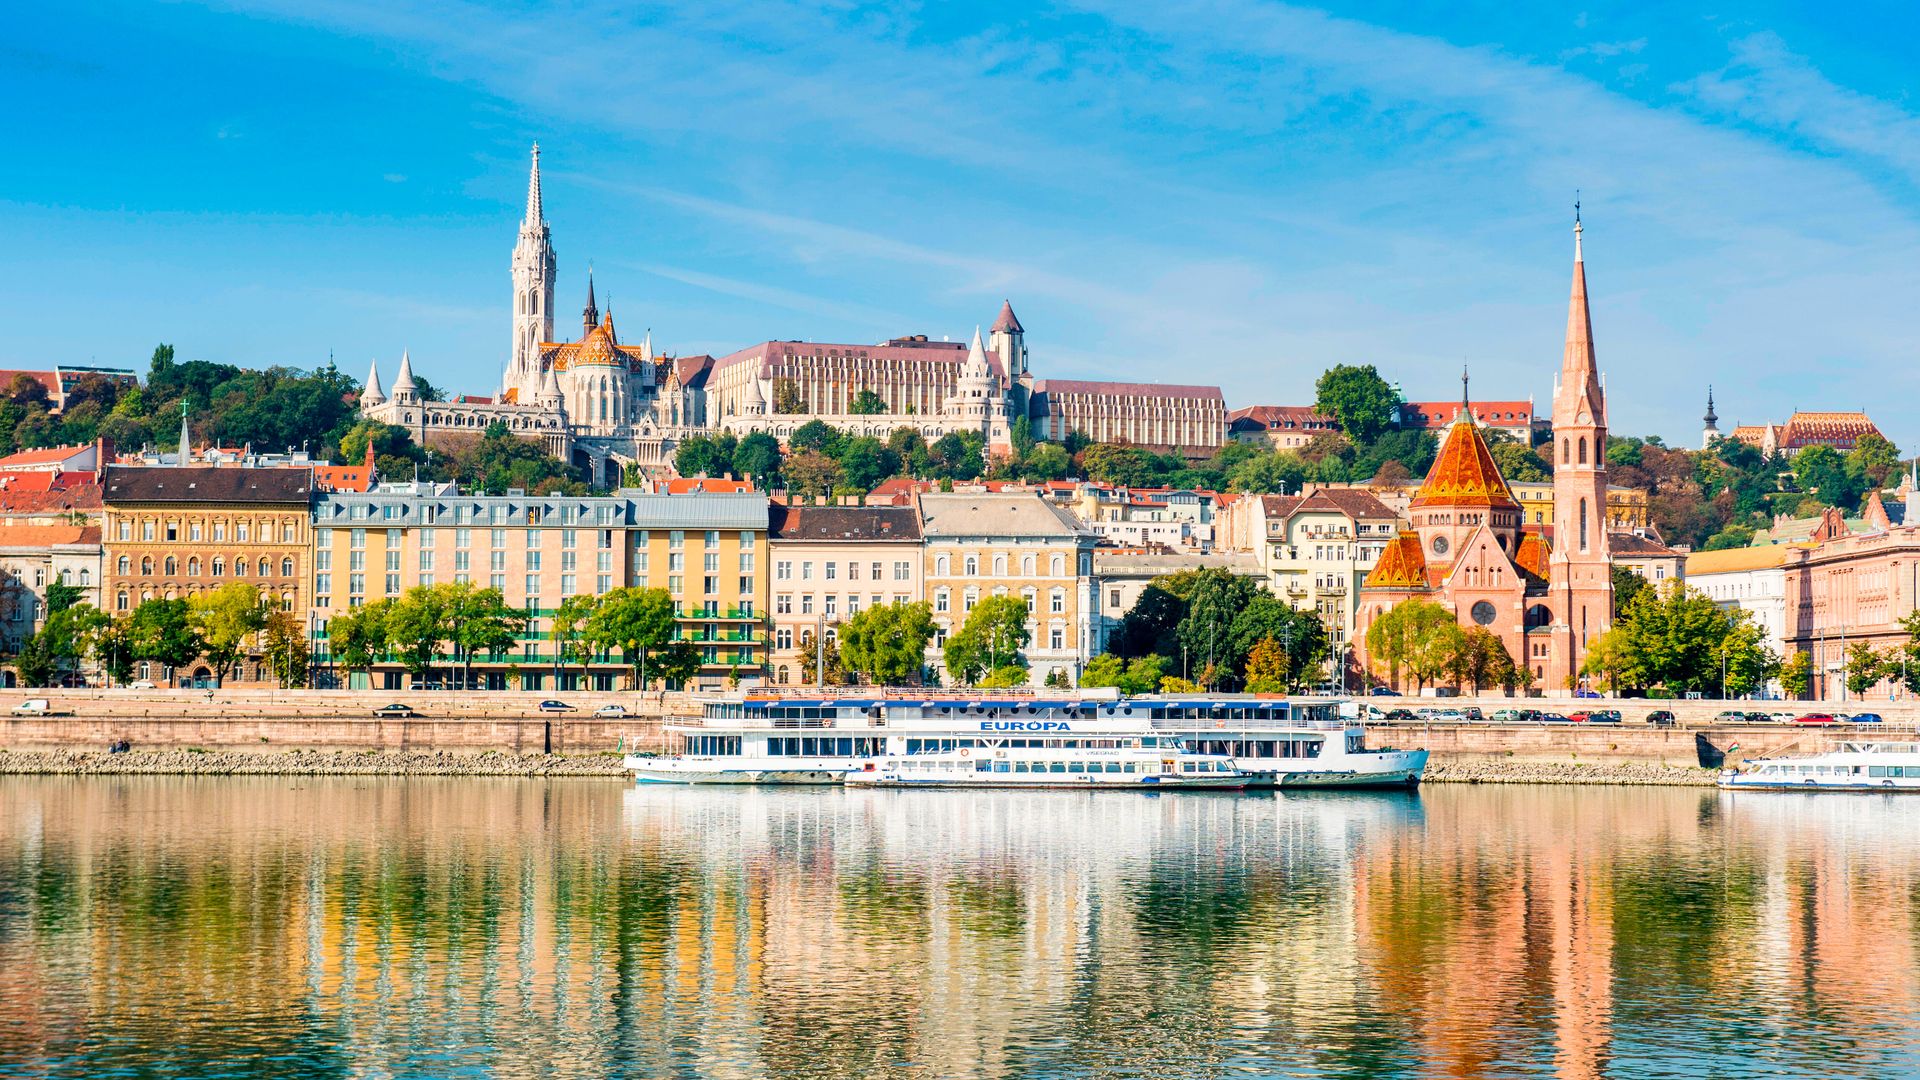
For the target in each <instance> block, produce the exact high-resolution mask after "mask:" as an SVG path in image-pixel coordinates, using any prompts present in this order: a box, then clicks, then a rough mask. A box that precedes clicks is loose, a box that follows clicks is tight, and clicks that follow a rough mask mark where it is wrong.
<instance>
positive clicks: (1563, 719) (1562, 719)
mask: <svg viewBox="0 0 1920 1080" xmlns="http://www.w3.org/2000/svg"><path fill="white" fill-rule="evenodd" d="M1571 720H1572V718H1571V717H1567V716H1561V715H1560V714H1559V713H1557V712H1543V713H1541V714H1540V722H1541V723H1543V724H1565V723H1568V722H1570V721H1571Z"/></svg>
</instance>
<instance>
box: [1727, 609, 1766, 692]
mask: <svg viewBox="0 0 1920 1080" xmlns="http://www.w3.org/2000/svg"><path fill="white" fill-rule="evenodd" d="M1720 652H1721V655H1722V661H1723V663H1722V667H1721V674H1722V675H1723V676H1724V678H1725V681H1726V687H1725V689H1724V691H1723V693H1724V696H1727V697H1745V696H1746V695H1748V694H1751V693H1754V692H1755V691H1757V690H1760V689H1761V688H1763V687H1765V686H1766V685H1767V683H1768V682H1769V681H1770V680H1772V679H1774V678H1776V677H1778V676H1779V675H1780V673H1781V664H1780V656H1779V654H1777V653H1775V652H1774V651H1773V647H1772V646H1771V645H1769V644H1767V638H1766V633H1765V631H1763V630H1762V629H1761V628H1760V624H1759V623H1756V622H1754V621H1753V618H1752V617H1751V616H1750V615H1748V614H1747V613H1746V612H1744V611H1736V612H1734V613H1733V615H1732V618H1731V620H1730V625H1729V626H1728V627H1727V636H1726V637H1725V638H1722V639H1721V642H1720Z"/></svg>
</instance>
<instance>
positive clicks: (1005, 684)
mask: <svg viewBox="0 0 1920 1080" xmlns="http://www.w3.org/2000/svg"><path fill="white" fill-rule="evenodd" d="M978 685H979V687H980V688H981V689H982V690H1011V689H1013V688H1014V687H1016V686H1025V685H1027V669H1026V668H1024V667H1022V666H1020V665H1019V664H1008V665H1006V666H1005V667H997V668H994V669H993V670H992V671H989V672H987V674H986V676H985V677H984V678H982V679H981V680H980V682H979V684H978Z"/></svg>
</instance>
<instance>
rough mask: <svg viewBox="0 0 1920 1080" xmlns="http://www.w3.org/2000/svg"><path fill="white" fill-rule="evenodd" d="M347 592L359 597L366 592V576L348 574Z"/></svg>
mask: <svg viewBox="0 0 1920 1080" xmlns="http://www.w3.org/2000/svg"><path fill="white" fill-rule="evenodd" d="M347 591H348V592H350V593H352V594H353V595H355V596H360V595H362V594H364V593H365V592H366V591H367V575H365V574H348V575H347Z"/></svg>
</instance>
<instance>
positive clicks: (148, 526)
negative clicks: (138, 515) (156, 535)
mask: <svg viewBox="0 0 1920 1080" xmlns="http://www.w3.org/2000/svg"><path fill="white" fill-rule="evenodd" d="M140 539H142V540H151V539H153V522H151V521H143V522H141V523H140Z"/></svg>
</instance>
